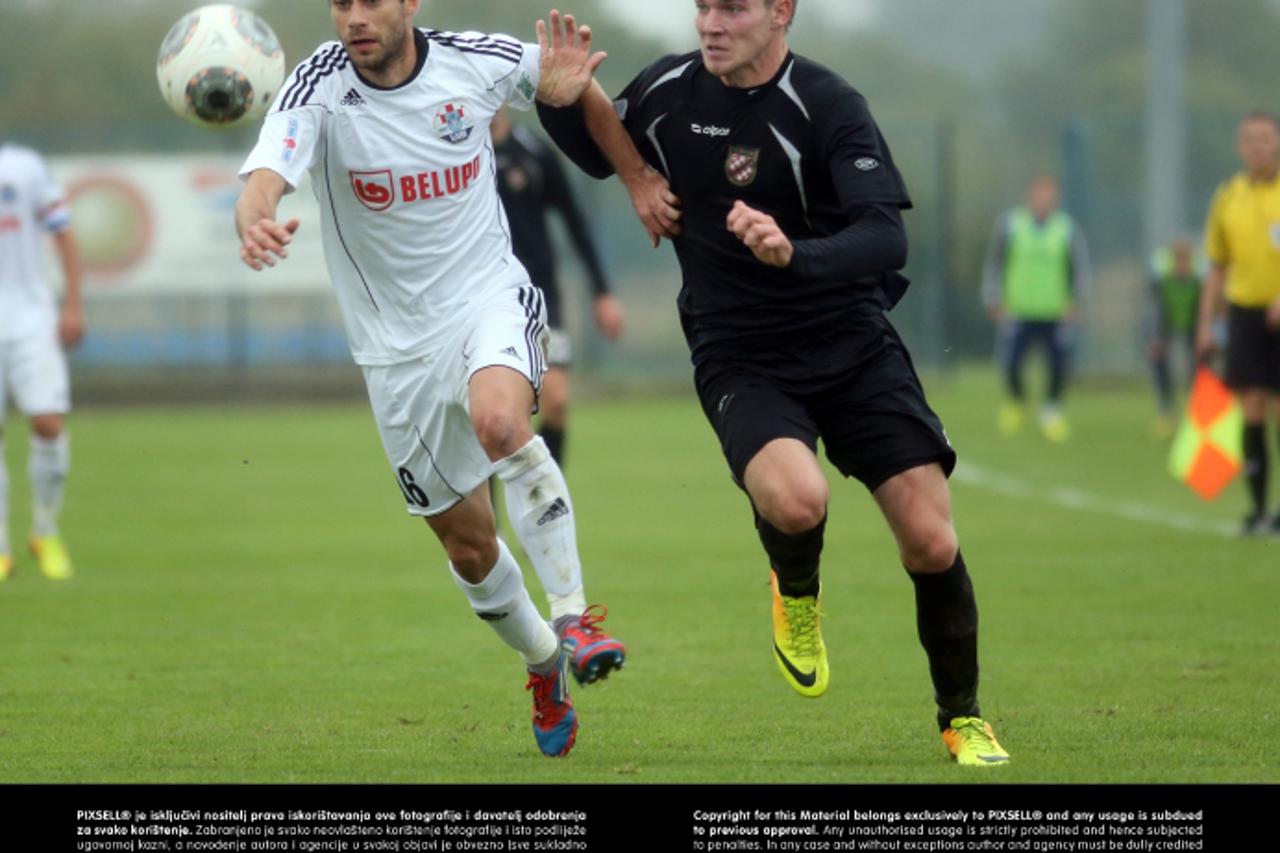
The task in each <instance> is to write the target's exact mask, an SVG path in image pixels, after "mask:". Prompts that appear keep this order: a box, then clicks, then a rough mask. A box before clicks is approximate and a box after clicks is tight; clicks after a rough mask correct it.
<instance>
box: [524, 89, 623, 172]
mask: <svg viewBox="0 0 1280 853" xmlns="http://www.w3.org/2000/svg"><path fill="white" fill-rule="evenodd" d="M538 120H539V121H541V122H542V127H543V129H544V130H546V132H547V135H549V136H550V137H551V139H552V141H553V142H555V144H556V145H557V147H559V149H560V150H561V151H563V152H564V153H565V156H566V157H568V158H569V159H570V160H572V161H573V164H574V165H575V166H577V167H578V168H579V169H581V170H582V171H584V172H586V173H587V174H588V175H590V176H591V177H593V178H596V179H599V180H604V179H605V178H607V177H609V176H610V175H612V174H613V166H611V165H610V164H609V161H608V160H607V159H606V158H605V156H604V153H603V152H602V151H601V150H600V147H599V146H597V145H596V143H595V140H594V139H592V138H591V133H590V132H589V131H588V130H587V121H586V119H585V118H584V117H583V115H582V107H580V106H578V105H577V104H574V105H573V106H570V107H549V106H547V105H546V104H543V103H539V104H538Z"/></svg>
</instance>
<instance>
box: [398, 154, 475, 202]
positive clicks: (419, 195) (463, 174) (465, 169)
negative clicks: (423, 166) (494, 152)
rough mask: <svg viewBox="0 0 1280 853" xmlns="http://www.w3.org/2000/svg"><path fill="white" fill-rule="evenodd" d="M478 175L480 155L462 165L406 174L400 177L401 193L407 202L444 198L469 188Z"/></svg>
mask: <svg viewBox="0 0 1280 853" xmlns="http://www.w3.org/2000/svg"><path fill="white" fill-rule="evenodd" d="M478 177H480V158H479V156H477V157H475V158H474V159H473V160H471V161H469V162H467V163H463V164H462V165H461V166H450V167H449V168H447V169H436V170H433V171H430V172H418V173H416V174H413V175H404V176H403V177H401V178H400V195H401V198H402V199H403V201H405V202H406V203H408V202H414V201H427V200H429V199H433V198H444V197H445V196H450V195H457V194H458V193H460V192H462V191H463V190H465V189H467V188H469V187H470V186H471V183H472V182H473V181H474V180H475V179H476V178H478Z"/></svg>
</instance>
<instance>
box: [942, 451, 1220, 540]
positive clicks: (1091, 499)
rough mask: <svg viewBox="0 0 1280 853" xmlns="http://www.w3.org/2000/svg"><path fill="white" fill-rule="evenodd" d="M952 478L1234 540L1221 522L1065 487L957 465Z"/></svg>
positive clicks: (1008, 494)
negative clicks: (1037, 484) (1042, 484)
mask: <svg viewBox="0 0 1280 853" xmlns="http://www.w3.org/2000/svg"><path fill="white" fill-rule="evenodd" d="M952 477H953V478H954V479H955V480H957V481H958V482H961V483H964V484H965V485H969V486H975V487H977V488H979V489H986V490H987V491H991V492H996V493H997V494H1001V495H1004V496H1006V497H1010V498H1021V499H1026V500H1036V501H1040V502H1041V503H1048V504H1053V505H1054V506H1060V507H1063V508H1065V509H1074V510H1080V511H1082V512H1093V513H1097V514H1099V515H1106V516H1110V517H1112V518H1116V517H1120V518H1127V519H1129V520H1131V521H1140V522H1143V523H1145V524H1158V525H1160V526H1161V527H1169V528H1172V529H1174V530H1182V531H1187V532H1193V533H1210V534H1212V535H1214V536H1224V537H1227V538H1229V539H1234V538H1236V526H1235V525H1233V524H1231V523H1230V522H1225V521H1210V520H1209V519H1204V518H1199V517H1198V516H1194V515H1189V514H1187V513H1184V512H1173V511H1170V510H1164V509H1160V508H1158V507H1153V506H1148V505H1147V504H1143V503H1138V502H1137V501H1118V500H1112V499H1111V498H1107V497H1103V496H1102V495H1095V494H1090V493H1089V492H1085V491H1081V490H1080V489H1073V488H1070V487H1067V486H1055V487H1053V488H1049V489H1044V488H1038V487H1037V486H1035V485H1034V484H1032V483H1029V482H1027V481H1026V480H1020V479H1018V478H1017V477H1010V476H1009V475H1007V474H1000V473H997V472H995V471H987V470H985V469H984V468H981V467H980V466H977V465H974V464H972V463H970V462H961V463H959V464H958V465H957V466H956V470H955V473H954V474H952Z"/></svg>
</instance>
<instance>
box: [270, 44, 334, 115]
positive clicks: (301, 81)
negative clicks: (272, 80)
mask: <svg viewBox="0 0 1280 853" xmlns="http://www.w3.org/2000/svg"><path fill="white" fill-rule="evenodd" d="M347 61H348V57H347V51H346V50H345V49H344V48H343V47H342V45H340V44H336V45H334V46H333V47H331V48H330V49H329V50H328V51H326V52H325V54H324V55H323V56H321V57H318V58H317V59H315V60H313V61H312V63H311V65H310V66H309V67H308V68H306V69H305V70H304V71H303V72H302V73H301V74H299V75H298V79H297V80H296V81H295V82H294V83H293V84H291V85H290V87H289V92H288V94H287V95H286V96H285V97H284V98H282V99H281V101H280V109H281V110H292V109H295V108H297V107H301V106H303V105H305V104H306V103H307V101H309V100H311V96H312V95H314V94H315V91H316V86H317V85H318V84H319V83H320V81H321V80H322V79H323V78H325V77H328V76H329V75H330V74H333V73H334V72H336V71H339V70H341V69H342V68H345V67H346V65H347Z"/></svg>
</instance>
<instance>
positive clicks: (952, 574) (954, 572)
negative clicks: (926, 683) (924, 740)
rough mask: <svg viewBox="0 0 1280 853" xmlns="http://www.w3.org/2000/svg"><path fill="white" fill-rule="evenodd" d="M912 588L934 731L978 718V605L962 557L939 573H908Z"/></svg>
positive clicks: (957, 555)
mask: <svg viewBox="0 0 1280 853" xmlns="http://www.w3.org/2000/svg"><path fill="white" fill-rule="evenodd" d="M908 574H909V575H910V576H911V580H912V582H913V583H914V584H915V587H916V630H917V631H918V632H919V635H920V644H921V645H922V646H924V651H925V654H927V655H928V656H929V675H930V676H931V677H932V678H933V693H934V699H935V700H936V701H937V703H938V728H939V729H946V728H948V727H950V725H951V718H952V717H978V716H981V714H980V713H979V710H978V605H977V602H976V601H974V598H973V582H972V581H970V580H969V572H968V570H967V569H966V568H965V565H964V558H963V557H962V556H960V554H959V552H957V553H956V561H955V563H953V564H952V566H951V568H949V569H947V570H946V571H945V572H938V573H935V574H923V573H921V574H917V573H915V572H908Z"/></svg>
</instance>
